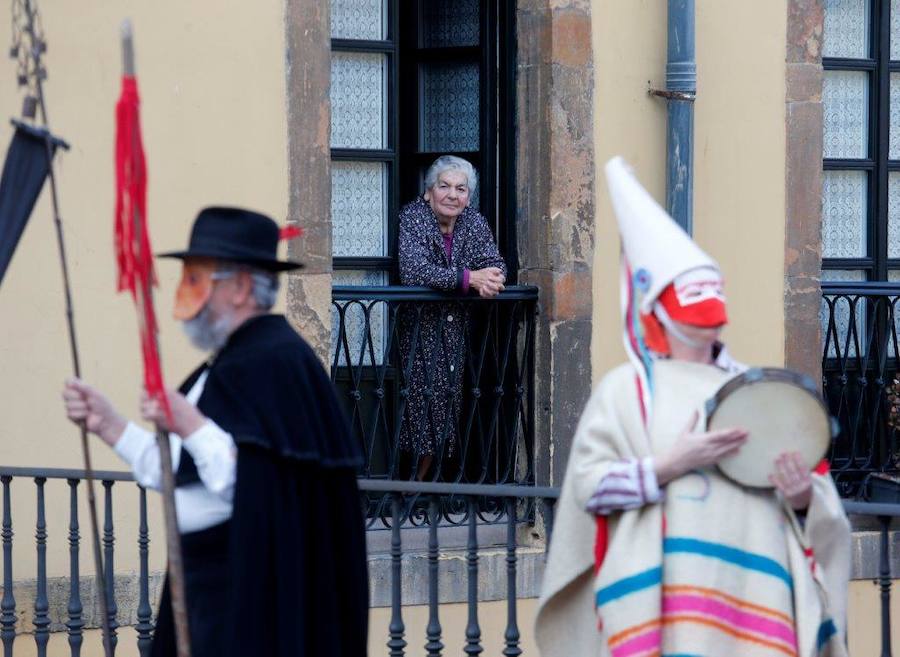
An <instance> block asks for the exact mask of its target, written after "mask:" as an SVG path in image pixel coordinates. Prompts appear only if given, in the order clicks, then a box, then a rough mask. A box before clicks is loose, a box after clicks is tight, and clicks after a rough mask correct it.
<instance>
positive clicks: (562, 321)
mask: <svg viewBox="0 0 900 657" xmlns="http://www.w3.org/2000/svg"><path fill="white" fill-rule="evenodd" d="M517 13H518V49H519V52H518V71H517V72H518V98H517V103H518V105H517V107H518V109H517V112H518V126H517V132H518V149H517V160H518V161H517V170H518V180H517V183H516V184H517V188H518V240H519V262H520V272H519V280H520V282H522V283H523V284H531V285H537V286H538V287H539V288H540V316H539V318H538V330H537V336H536V337H537V340H536V369H537V372H538V377H537V379H538V380H537V386H538V387H537V390H536V393H537V394H536V406H537V417H536V423H537V426H536V431H535V435H536V439H535V440H536V445H535V447H536V453H537V477H538V482H539V483H541V484H552V485H560V484H561V483H562V476H563V473H564V472H565V466H566V461H567V460H568V454H569V448H570V446H571V444H572V437H573V433H574V431H575V425H576V424H577V422H578V418H579V416H580V414H581V410H582V409H583V407H584V404H585V402H586V401H587V399H588V397H589V396H590V390H591V314H592V311H593V301H592V276H591V264H592V262H593V252H594V144H593V86H594V84H593V55H592V50H591V15H590V3H589V2H587V1H586V0H553V1H552V2H551V1H549V0H520V1H519V5H518V12H517Z"/></svg>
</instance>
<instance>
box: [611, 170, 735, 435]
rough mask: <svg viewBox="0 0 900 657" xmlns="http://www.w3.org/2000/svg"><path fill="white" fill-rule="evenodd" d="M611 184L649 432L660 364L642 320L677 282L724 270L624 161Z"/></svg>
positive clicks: (625, 307)
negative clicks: (655, 365) (692, 275)
mask: <svg viewBox="0 0 900 657" xmlns="http://www.w3.org/2000/svg"><path fill="white" fill-rule="evenodd" d="M606 182H607V185H608V186H609V195H610V198H611V200H612V205H613V210H615V213H616V221H617V222H618V224H619V234H620V235H621V236H622V270H621V271H622V275H621V304H622V321H623V329H624V330H623V332H622V338H623V342H624V346H625V352H626V353H627V354H628V358H629V359H630V360H631V362H632V364H633V365H634V366H635V370H636V373H637V381H638V394H639V398H640V400H641V415H642V417H643V419H644V422H645V424H646V425H647V426H649V421H650V415H651V410H652V408H653V390H654V376H653V369H654V368H653V363H654V360H655V358H656V356H654V354H653V353H652V352H651V351H650V349H648V347H647V343H646V340H645V336H644V323H643V322H642V321H641V318H640V317H641V315H649V314H651V313H652V312H653V310H654V305H655V304H656V301H657V299H658V298H659V296H660V294H661V293H662V292H663V291H664V290H665V289H666V287H667V286H668V285H669V284H670V283H673V282H674V281H675V279H676V278H678V277H679V276H681V275H682V274H686V273H687V272H693V271H694V270H707V271H710V270H711V272H712V273H714V274H715V277H716V278H721V272H720V269H719V265H718V264H716V261H715V260H713V259H712V258H710V257H709V256H708V255H707V254H706V253H704V252H703V250H702V249H701V248H700V247H699V246H697V245H696V244H695V243H694V240H692V239H691V238H690V236H689V235H688V234H687V233H686V232H684V230H683V229H682V228H681V226H679V225H678V224H676V223H675V220H674V219H672V217H670V216H669V214H668V213H667V212H666V211H665V210H663V209H662V208H661V207H660V205H659V203H657V202H656V201H655V200H654V199H653V197H652V196H650V194H649V193H648V192H647V190H646V189H644V188H643V186H642V185H641V183H639V182H638V181H637V178H635V177H634V173H633V172H632V170H631V168H630V167H629V166H628V165H627V164H626V163H625V161H624V160H623V159H622V158H621V157H614V158H613V159H611V160H610V161H609V162H607V163H606Z"/></svg>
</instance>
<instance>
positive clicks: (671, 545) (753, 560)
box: [663, 538, 794, 591]
mask: <svg viewBox="0 0 900 657" xmlns="http://www.w3.org/2000/svg"><path fill="white" fill-rule="evenodd" d="M663 553H665V554H675V553H682V554H694V555H698V556H702V557H709V558H711V559H719V560H721V561H725V562H727V563H730V564H733V565H735V566H738V567H740V568H745V569H747V570H753V571H755V572H758V573H762V574H765V575H770V576H772V577H774V578H776V579H778V580H780V581H782V582H784V584H785V585H786V586H787V587H788V588H789V589H790V590H792V591H793V589H794V580H793V578H792V577H791V574H790V573H789V572H788V571H787V569H786V568H785V567H784V566H782V565H781V564H780V563H778V562H777V561H775V560H774V559H771V558H770V557H766V556H764V555H761V554H756V553H753V552H747V551H746V550H741V549H738V548H736V547H732V546H730V545H723V544H722V543H713V542H710V541H701V540H699V539H695V538H666V539H664V540H663Z"/></svg>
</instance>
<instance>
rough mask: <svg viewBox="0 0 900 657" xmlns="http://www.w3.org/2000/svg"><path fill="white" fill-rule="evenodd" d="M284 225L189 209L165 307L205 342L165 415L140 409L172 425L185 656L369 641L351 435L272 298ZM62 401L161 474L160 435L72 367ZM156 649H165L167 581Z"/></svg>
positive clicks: (170, 651) (151, 406)
mask: <svg viewBox="0 0 900 657" xmlns="http://www.w3.org/2000/svg"><path fill="white" fill-rule="evenodd" d="M278 240H279V229H278V226H277V225H276V224H275V222H274V221H272V220H271V219H269V218H268V217H266V216H264V215H261V214H258V213H255V212H250V211H247V210H241V209H236V208H221V207H216V208H207V209H205V210H203V211H202V212H201V213H200V214H199V215H198V217H197V219H196V221H195V222H194V227H193V230H192V232H191V239H190V245H189V247H188V249H187V250H186V251H179V252H173V253H166V254H162V256H163V257H171V258H178V259H180V260H182V262H183V268H184V272H183V276H182V281H181V284H180V285H179V288H178V292H177V294H176V304H175V316H176V318H177V319H180V320H182V321H183V322H184V328H185V331H186V333H187V334H188V336H189V337H190V339H191V341H192V342H193V343H194V344H195V345H196V346H198V347H199V348H201V349H203V350H206V351H210V352H212V356H211V357H210V359H209V360H208V361H207V362H205V363H203V364H202V365H201V366H200V367H199V368H197V370H195V371H194V373H193V374H191V375H190V376H189V377H188V378H187V380H186V381H185V382H184V383H183V384H182V386H181V387H180V388H179V391H178V392H175V391H172V392H170V393H169V404H170V407H171V411H172V422H171V423H169V421H168V420H167V418H166V415H165V413H164V412H163V410H162V407H161V404H160V403H159V402H158V401H157V400H151V399H147V398H146V397H145V398H144V399H143V400H142V403H141V414H142V416H143V418H144V419H145V420H148V421H150V422H154V423H157V424H158V425H159V426H162V427H164V428H166V429H168V430H169V431H170V432H171V434H172V436H171V437H172V456H173V467H174V468H176V477H175V484H176V490H175V506H176V515H177V518H178V526H179V532H180V534H181V544H182V551H183V560H184V570H185V589H186V595H187V606H188V623H189V628H190V634H191V647H192V654H193V656H194V657H206V656H209V657H221V656H223V655H225V656H235V657H236V656H238V655H240V656H242V657H243V656H246V655H266V656H267V657H288V656H290V657H304V656H310V657H312V656H313V655H315V656H319V655H334V656H339V657H359V656H360V655H365V654H366V629H367V614H368V587H367V581H368V579H367V575H366V556H365V533H364V528H363V519H362V517H361V507H360V503H359V502H360V500H359V495H358V491H357V486H356V471H357V468H358V467H359V465H360V464H361V460H362V459H361V454H360V450H359V447H358V446H357V445H356V444H355V443H354V442H353V441H352V439H351V437H350V433H349V431H348V429H347V426H346V423H345V421H344V418H343V415H342V413H341V410H340V408H339V406H338V402H337V399H336V397H335V394H334V390H333V386H332V384H331V381H330V380H329V378H328V376H327V375H326V373H325V371H324V370H323V368H322V366H321V364H320V363H319V361H318V359H317V358H316V356H315V354H314V353H313V351H312V350H311V349H310V347H309V346H308V345H307V344H306V342H304V340H303V339H302V338H301V337H300V336H299V335H298V334H297V333H296V332H295V331H294V330H293V329H292V328H291V327H290V325H289V324H288V323H287V321H286V319H285V318H284V317H283V316H280V315H273V314H270V312H269V311H270V309H271V307H272V305H273V304H274V302H275V296H276V293H277V290H278V278H277V273H278V272H281V271H287V270H291V269H296V268H298V267H300V265H298V264H296V263H292V262H283V261H279V260H277V258H276V249H277V245H278ZM63 397H64V400H65V404H66V412H67V414H68V417H69V418H70V419H71V420H72V421H74V422H86V423H87V428H88V430H90V431H91V432H93V433H96V434H97V435H98V436H100V438H102V439H103V440H104V441H105V442H106V443H107V444H109V445H110V446H111V447H113V449H114V450H115V451H116V453H118V454H119V455H120V456H121V457H122V458H123V459H124V460H125V461H126V462H128V463H129V465H130V466H131V467H132V469H133V471H134V474H135V478H136V479H137V481H138V482H139V483H140V484H141V485H144V486H147V487H150V488H159V487H160V465H159V461H160V459H159V450H158V448H157V446H156V441H155V438H154V435H153V434H151V433H150V432H149V431H146V430H145V429H142V428H140V427H138V426H137V425H135V424H133V423H130V422H128V421H127V420H126V419H125V418H124V417H123V416H122V415H121V414H119V412H118V411H116V409H115V408H113V406H112V405H111V404H110V402H109V401H108V400H107V399H106V397H105V396H104V395H103V394H101V393H100V392H99V391H97V390H96V389H94V388H92V387H91V386H89V385H87V384H86V383H84V382H82V381H80V380H77V379H73V380H69V381H67V382H66V386H65V389H64V391H63ZM152 653H153V654H154V655H160V656H162V655H175V641H174V628H173V622H172V614H171V605H170V600H169V595H168V587H165V589H164V591H163V596H162V599H161V601H160V611H159V614H158V619H157V626H156V633H155V636H154V641H153V650H152Z"/></svg>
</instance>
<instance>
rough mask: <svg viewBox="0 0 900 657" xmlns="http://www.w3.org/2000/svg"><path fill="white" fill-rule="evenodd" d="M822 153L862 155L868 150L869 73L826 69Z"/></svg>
mask: <svg viewBox="0 0 900 657" xmlns="http://www.w3.org/2000/svg"><path fill="white" fill-rule="evenodd" d="M822 105H823V110H824V113H825V140H824V150H825V157H839V158H864V157H866V155H867V154H868V134H869V123H868V121H869V74H868V73H866V72H864V71H825V80H824V83H823V87H822Z"/></svg>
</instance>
